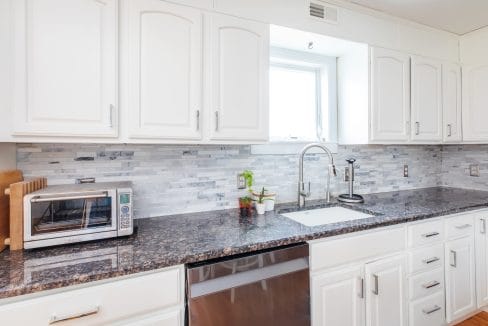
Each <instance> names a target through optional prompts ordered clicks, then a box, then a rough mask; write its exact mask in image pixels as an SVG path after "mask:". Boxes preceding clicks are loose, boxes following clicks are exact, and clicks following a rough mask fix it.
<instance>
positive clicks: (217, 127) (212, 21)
mask: <svg viewBox="0 0 488 326" xmlns="http://www.w3.org/2000/svg"><path fill="white" fill-rule="evenodd" d="M208 32H209V39H210V44H209V56H208V58H209V60H211V63H210V64H209V66H210V71H209V73H210V76H209V78H210V87H211V91H210V93H211V98H210V102H211V103H210V112H209V115H210V118H209V119H210V121H211V124H210V128H211V129H210V138H211V139H215V140H262V141H265V140H267V139H268V111H269V108H268V106H269V104H268V88H269V85H268V69H269V54H268V53H269V26H268V25H266V24H261V23H257V22H253V21H247V20H243V19H239V18H234V17H230V16H224V15H217V14H213V15H209V29H208Z"/></svg>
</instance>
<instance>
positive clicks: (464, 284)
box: [445, 236, 476, 322]
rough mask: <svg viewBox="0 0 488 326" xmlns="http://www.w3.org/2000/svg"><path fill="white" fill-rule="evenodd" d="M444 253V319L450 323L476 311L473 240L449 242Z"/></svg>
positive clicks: (467, 238) (466, 238)
mask: <svg viewBox="0 0 488 326" xmlns="http://www.w3.org/2000/svg"><path fill="white" fill-rule="evenodd" d="M445 251H446V259H445V261H446V269H445V270H446V317H447V322H451V321H453V320H456V319H458V318H461V317H463V316H465V315H467V314H468V313H470V312H472V311H474V310H475V309H476V299H475V296H476V293H475V265H474V257H475V254H474V239H473V237H472V236H470V237H465V238H461V239H458V240H453V241H449V242H447V243H446V246H445Z"/></svg>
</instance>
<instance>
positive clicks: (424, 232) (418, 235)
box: [407, 220, 444, 247]
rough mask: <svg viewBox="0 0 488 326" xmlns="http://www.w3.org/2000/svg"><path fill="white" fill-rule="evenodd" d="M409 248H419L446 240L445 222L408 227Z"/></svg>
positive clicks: (439, 221)
mask: <svg viewBox="0 0 488 326" xmlns="http://www.w3.org/2000/svg"><path fill="white" fill-rule="evenodd" d="M407 234H408V246H409V247H419V246H423V245H427V244H434V243H438V242H441V241H442V240H443V239H444V221H443V220H436V221H432V222H424V223H419V224H414V225H410V226H408V229H407Z"/></svg>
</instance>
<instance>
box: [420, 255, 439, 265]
mask: <svg viewBox="0 0 488 326" xmlns="http://www.w3.org/2000/svg"><path fill="white" fill-rule="evenodd" d="M439 259H440V258H439V257H432V258H427V259H424V260H423V262H424V264H432V263H435V262H436V261H438V260H439Z"/></svg>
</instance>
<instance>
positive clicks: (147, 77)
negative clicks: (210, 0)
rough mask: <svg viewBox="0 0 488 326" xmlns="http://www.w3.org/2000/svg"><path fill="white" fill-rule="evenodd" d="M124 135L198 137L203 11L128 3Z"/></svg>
mask: <svg viewBox="0 0 488 326" xmlns="http://www.w3.org/2000/svg"><path fill="white" fill-rule="evenodd" d="M128 15H129V17H128V33H129V42H128V52H129V57H128V66H129V67H128V87H127V92H128V109H129V117H130V119H129V121H128V124H129V137H130V138H164V139H188V140H196V139H200V138H201V135H202V134H201V130H202V115H203V110H202V61H203V52H202V51H203V45H202V41H203V17H202V16H203V14H202V12H201V11H199V10H198V9H193V8H190V7H185V6H179V5H173V4H170V3H167V2H164V1H160V0H137V1H129V9H128Z"/></svg>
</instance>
